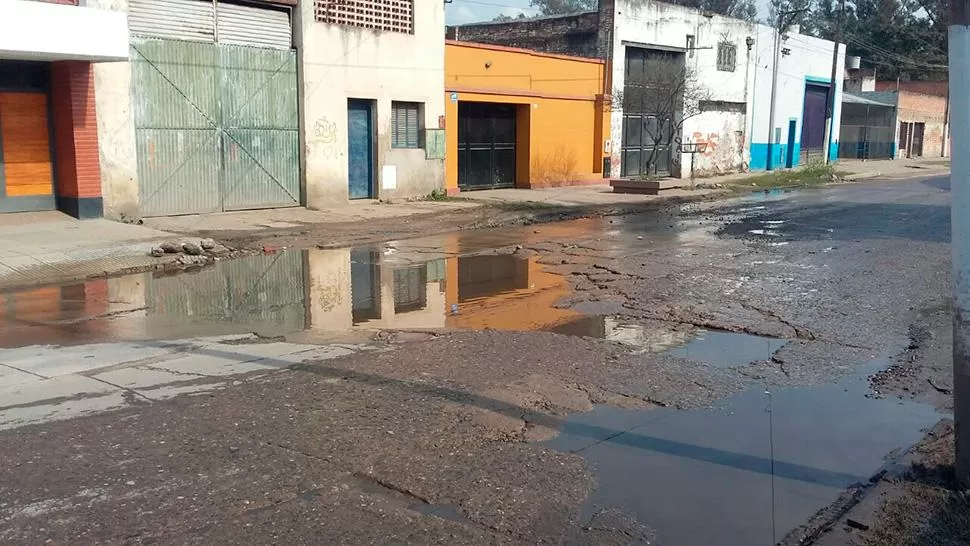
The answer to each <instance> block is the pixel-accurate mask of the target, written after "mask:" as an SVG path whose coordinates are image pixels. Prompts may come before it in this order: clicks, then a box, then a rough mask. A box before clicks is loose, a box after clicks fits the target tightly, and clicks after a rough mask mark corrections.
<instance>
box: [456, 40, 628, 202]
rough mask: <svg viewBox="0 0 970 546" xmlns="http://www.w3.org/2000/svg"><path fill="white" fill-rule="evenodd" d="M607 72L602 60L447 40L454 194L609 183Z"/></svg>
mask: <svg viewBox="0 0 970 546" xmlns="http://www.w3.org/2000/svg"><path fill="white" fill-rule="evenodd" d="M605 76H606V65H605V63H604V62H603V61H601V60H595V59H584V58H580V57H568V56H564V55H552V54H548V53H539V52H536V51H529V50H524V49H513V48H508V47H501V46H493V45H484V44H475V43H469V42H455V41H448V42H446V45H445V101H446V105H445V113H446V116H445V117H446V119H445V124H446V125H445V129H446V131H445V135H446V138H447V155H446V157H447V160H446V165H445V168H446V178H445V187H446V189H447V191H448V193H449V194H454V193H457V192H458V191H467V190H475V189H486V188H502V187H506V188H541V187H554V186H567V185H575V184H597V183H603V164H604V160H605V159H606V158H607V157H608V156H609V150H604V146H605V141H606V139H607V138H608V137H609V134H610V116H609V100H608V98H607V97H605V95H604V93H603V90H604V89H606V85H605V83H604V78H605Z"/></svg>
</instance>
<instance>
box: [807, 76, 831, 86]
mask: <svg viewBox="0 0 970 546" xmlns="http://www.w3.org/2000/svg"><path fill="white" fill-rule="evenodd" d="M805 81H807V82H811V83H824V84H825V85H832V78H820V77H818V76H805Z"/></svg>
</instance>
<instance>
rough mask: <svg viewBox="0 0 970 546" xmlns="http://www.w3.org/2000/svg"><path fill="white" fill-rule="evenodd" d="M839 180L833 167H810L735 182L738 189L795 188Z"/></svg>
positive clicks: (819, 165)
mask: <svg viewBox="0 0 970 546" xmlns="http://www.w3.org/2000/svg"><path fill="white" fill-rule="evenodd" d="M838 179H839V173H838V172H836V170H835V168H834V167H832V166H831V165H825V164H818V165H809V166H807V167H802V168H800V169H791V170H784V171H775V172H771V173H767V174H762V175H759V176H753V177H750V178H742V179H740V180H738V181H737V182H735V185H736V186H738V187H745V186H746V187H751V188H793V187H804V186H821V185H822V184H828V183H830V182H833V181H835V180H838Z"/></svg>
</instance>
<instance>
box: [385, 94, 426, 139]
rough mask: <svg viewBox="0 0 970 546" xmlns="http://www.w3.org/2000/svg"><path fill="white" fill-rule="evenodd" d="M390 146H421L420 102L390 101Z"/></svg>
mask: <svg viewBox="0 0 970 546" xmlns="http://www.w3.org/2000/svg"><path fill="white" fill-rule="evenodd" d="M391 147H392V148H420V147H421V103H419V102H397V101H394V102H392V103H391Z"/></svg>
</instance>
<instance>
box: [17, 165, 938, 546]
mask: <svg viewBox="0 0 970 546" xmlns="http://www.w3.org/2000/svg"><path fill="white" fill-rule="evenodd" d="M945 199H946V196H945V194H941V193H940V192H939V191H938V188H935V187H929V186H927V187H923V185H922V184H921V183H919V182H912V183H905V184H903V183H900V184H895V185H893V186H892V187H891V188H888V187H886V186H880V185H871V186H866V185H856V186H853V187H851V188H848V187H843V188H835V189H827V190H824V191H819V192H807V193H789V194H785V193H780V194H779V195H758V196H753V197H746V198H742V199H737V200H734V201H727V202H719V203H700V204H691V205H685V206H683V207H682V208H680V209H665V210H664V211H660V212H657V213H656V214H653V213H650V214H631V215H625V216H614V217H605V216H604V217H596V218H589V219H582V220H573V221H568V222H558V223H549V224H543V225H536V226H528V227H524V226H518V227H510V228H503V229H493V230H486V231H481V232H471V231H469V232H466V233H460V234H454V233H452V234H445V235H438V236H434V237H426V238H420V239H413V240H406V241H402V240H397V241H388V242H384V243H382V244H378V245H364V246H360V247H356V248H347V249H311V250H309V251H307V252H301V251H290V250H287V251H283V252H278V253H276V254H270V255H263V256H258V257H253V258H250V259H247V260H238V261H230V262H226V263H225V265H218V266H217V267H216V268H212V269H207V270H203V271H201V272H199V273H196V274H194V275H176V276H172V277H166V278H164V279H162V278H155V277H151V278H148V279H146V278H140V279H137V278H128V279H127V280H124V279H122V280H119V281H117V284H110V283H107V282H106V283H105V284H91V283H85V284H84V285H80V286H74V287H70V288H69V289H65V288H63V287H58V288H57V290H52V291H50V292H48V293H44V292H40V291H33V292H30V293H26V292H18V293H7V294H4V301H5V302H11V303H8V304H7V305H6V306H5V309H6V310H7V311H5V314H4V315H3V320H4V324H5V326H8V328H7V329H5V330H4V331H5V337H4V338H3V339H2V342H3V344H5V345H9V346H19V345H25V344H32V343H54V344H83V343H90V342H92V341H96V340H103V341H107V342H115V341H117V340H124V339H135V340H138V339H180V338H181V337H183V336H185V335H187V334H188V333H189V332H191V333H192V335H198V334H199V333H200V332H205V333H209V334H221V333H233V332H257V333H259V334H260V335H262V336H265V337H266V338H270V339H271V340H272V341H273V342H275V343H280V341H279V340H280V339H282V340H284V341H287V342H294V341H301V342H321V343H322V342H323V341H322V340H327V342H328V343H330V342H334V340H337V341H340V342H350V341H353V342H354V343H362V344H365V345H366V347H367V349H368V350H366V351H365V350H360V351H357V352H355V353H354V354H349V355H345V356H339V357H336V358H330V359H328V360H325V361H307V362H302V363H298V364H294V363H293V361H292V360H283V359H281V361H280V362H279V368H280V369H282V370H285V371H283V372H282V373H274V374H270V375H260V376H256V377H246V378H243V379H240V380H239V381H236V382H232V383H229V384H228V385H227V386H226V387H224V388H223V389H222V390H220V391H217V392H216V391H214V392H208V393H205V394H201V395H197V396H182V397H177V398H174V399H171V400H168V401H162V402H159V403H154V404H150V405H144V406H132V407H130V408H128V409H125V410H122V411H119V412H114V413H108V414H103V415H95V416H90V417H84V418H80V419H74V420H70V421H66V422H60V423H46V424H41V425H35V426H32V427H23V428H18V429H14V430H11V431H6V432H0V446H2V447H0V483H3V484H4V487H3V488H2V489H0V518H2V520H3V522H4V525H3V526H2V528H3V529H4V530H3V531H2V532H0V541H5V542H10V543H25V542H43V541H45V540H48V539H51V540H54V541H55V542H68V541H75V542H78V541H80V542H100V543H114V542H136V541H144V542H149V541H164V542H190V541H206V542H240V541H248V542H270V541H273V542H295V543H306V542H314V541H318V539H319V538H320V537H321V536H323V537H325V538H326V540H328V541H334V542H381V543H386V542H422V543H435V542H448V543H456V542H459V543H493V542H517V543H524V542H528V543H535V542H542V541H546V542H555V543H583V542H588V543H647V542H654V543H656V542H659V543H667V544H679V545H689V544H709V543H712V540H714V538H715V537H735V538H737V539H738V541H736V542H735V543H755V542H760V541H764V542H766V543H767V542H769V540H774V539H780V538H782V537H783V536H784V535H785V534H786V533H787V532H788V531H790V530H792V529H795V528H796V527H798V526H799V525H800V524H801V523H803V522H804V520H805V519H807V518H808V517H810V516H811V515H812V513H814V512H815V511H816V510H818V509H819V508H820V507H822V506H824V505H826V504H828V503H831V502H833V501H835V500H837V499H838V498H839V496H840V495H841V494H842V493H843V491H844V490H845V488H847V487H852V486H853V484H854V483H855V482H857V481H860V480H861V481H865V480H867V479H868V477H869V476H871V475H872V474H874V473H876V472H878V471H879V470H880V468H881V467H882V466H883V464H884V462H885V457H887V456H891V455H892V454H893V453H898V452H899V451H900V450H904V449H905V448H906V447H907V446H908V445H910V444H912V443H913V442H915V441H916V440H917V439H918V438H919V436H920V434H921V429H922V428H924V427H926V426H928V424H930V423H932V422H935V421H936V420H937V419H938V417H939V415H938V414H937V412H936V410H935V407H942V408H945V407H946V406H945V403H943V402H942V401H941V402H937V401H934V400H933V399H931V397H932V396H935V395H933V392H932V391H925V392H924V391H918V392H917V391H915V390H914V389H916V388H917V387H915V386H914V384H913V381H916V383H919V380H920V379H922V378H923V375H922V374H929V375H928V377H932V378H934V385H936V386H942V387H943V388H945V385H943V384H942V383H935V381H936V379H935V378H937V377H938V376H939V374H940V373H942V372H941V368H940V366H938V365H937V364H935V363H934V358H935V357H934V356H933V355H935V354H937V353H940V352H942V351H943V350H944V349H945V345H946V344H947V341H946V338H945V337H943V336H942V335H936V334H933V335H930V336H927V335H926V334H925V332H936V331H938V330H939V329H940V328H942V322H944V321H945V317H943V316H937V315H936V314H934V313H929V314H927V312H926V311H924V310H925V309H934V308H937V307H939V302H940V301H942V295H943V294H946V293H947V291H948V290H949V276H948V271H949V265H948V260H949V248H948V244H947V241H946V238H945V236H944V235H943V234H945V233H948V229H947V228H948V226H947V221H948V216H947V210H948V209H947V208H946V204H947V203H946V200H945ZM283 236H284V235H281V237H283ZM285 236H290V235H285ZM291 236H292V237H294V241H296V240H299V241H302V242H301V243H299V244H301V245H306V246H316V245H320V244H323V243H321V241H320V238H319V237H318V236H312V237H311V236H309V235H308V234H305V233H300V234H292V235H291ZM782 243H783V244H782ZM324 246H326V245H324ZM10 310H12V311H10ZM924 323H925V324H924ZM256 339H259V338H256ZM914 340H915V341H914ZM235 349H236V350H238V347H235ZM218 350H219V351H222V352H225V353H226V355H230V357H229V358H230V359H231V354H232V351H233V350H234V346H232V345H224V346H222V347H219V348H218ZM906 358H910V359H911V360H910V363H911V367H912V368H913V370H912V371H911V370H910V369H909V368H907V369H906V371H905V373H904V372H902V371H900V373H899V374H897V375H898V388H897V386H893V385H890V384H889V383H885V382H883V383H880V381H883V380H881V379H873V381H874V382H875V384H876V385H877V387H876V389H875V390H872V389H870V380H869V377H870V376H872V375H874V374H878V373H879V372H880V371H881V370H882V369H883V368H889V369H890V370H892V369H894V368H896V367H898V366H899V365H900V362H901V361H902V360H905V359H906ZM901 359H902V360H901ZM265 360H266V359H264V360H262V361H261V362H265ZM892 364H895V365H894V366H893V367H890V366H891V365H892ZM934 374H936V375H934ZM880 377H881V376H880ZM894 377H895V376H894ZM926 383H927V384H929V382H926ZM879 385H882V387H880V386H879ZM907 388H908V389H910V391H907V390H905V389H907ZM931 388H933V391H936V392H937V393H938V394H941V395H942V393H941V392H940V391H938V390H937V389H935V388H934V387H931ZM766 391H767V392H769V393H770V396H766V395H765V392H766ZM908 392H915V393H916V394H915V395H914V396H912V397H911V399H907V400H900V399H899V395H903V396H904V397H907V398H909V397H908V395H906V393H908ZM924 395H929V396H930V398H925V397H924ZM769 419H770V420H769ZM772 422H774V423H777V426H774V425H772V424H771V423H772ZM772 438H774V440H777V443H776V444H775V447H776V448H777V451H772V443H773V441H774V440H772ZM570 442H572V443H570ZM805 445H808V446H814V447H809V448H805V447H800V446H805ZM836 448H838V449H836ZM678 476H680V477H681V478H682V479H681V480H680V482H682V485H683V487H681V488H680V489H677V487H676V484H675V483H674V482H677V480H674V478H675V477H678ZM671 480H673V481H671ZM678 483H679V482H678ZM739 484H741V485H739ZM773 487H777V488H778V489H777V491H781V494H782V495H783V496H782V497H779V498H781V499H782V502H778V499H775V500H774V501H772V496H771V495H772V494H773V493H774V492H776V489H774V488H773ZM677 495H680V496H677ZM712 495H720V497H719V498H720V500H719V501H718V502H717V503H714V504H713V505H712V504H711V503H710V502H709V501H708V500H707V499H710V498H711V497H712ZM672 498H678V499H681V500H682V501H683V502H671V500H670V499H672ZM711 506H729V507H731V511H725V513H729V512H730V514H731V517H729V518H722V519H717V518H713V517H712V516H711V512H710V510H708V509H707V508H710V507H711ZM705 507H707V508H705ZM697 521H706V522H710V525H705V526H698V525H697ZM729 542H730V541H729Z"/></svg>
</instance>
